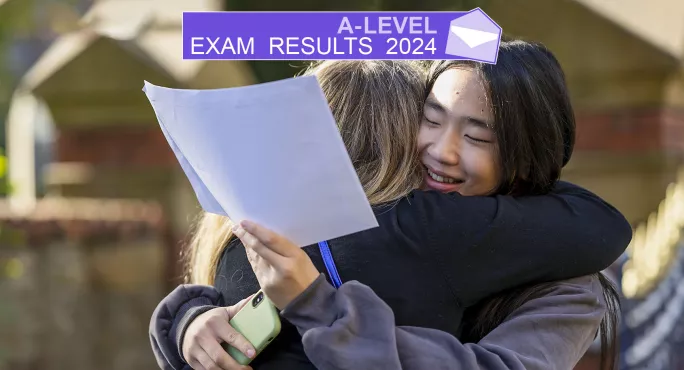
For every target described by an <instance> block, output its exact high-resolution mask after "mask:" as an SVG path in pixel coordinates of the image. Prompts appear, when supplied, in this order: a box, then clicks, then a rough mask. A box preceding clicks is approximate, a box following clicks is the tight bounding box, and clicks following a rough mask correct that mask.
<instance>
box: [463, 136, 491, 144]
mask: <svg viewBox="0 0 684 370" xmlns="http://www.w3.org/2000/svg"><path fill="white" fill-rule="evenodd" d="M465 137H467V138H468V139H470V140H472V141H475V142H478V143H491V141H490V140H483V139H478V138H475V137H472V136H470V135H465Z"/></svg>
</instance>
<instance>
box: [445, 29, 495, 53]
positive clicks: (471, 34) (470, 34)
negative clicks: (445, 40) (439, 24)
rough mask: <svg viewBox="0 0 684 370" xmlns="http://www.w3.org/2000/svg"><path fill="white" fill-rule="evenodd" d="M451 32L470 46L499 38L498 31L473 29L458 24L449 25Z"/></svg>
mask: <svg viewBox="0 0 684 370" xmlns="http://www.w3.org/2000/svg"><path fill="white" fill-rule="evenodd" d="M451 32H452V33H453V34H455V35H456V36H458V37H459V38H460V39H461V40H463V42H465V43H466V44H467V45H468V46H470V47H471V48H474V47H476V46H480V45H482V44H484V43H486V42H490V41H494V40H498V39H499V34H498V33H493V32H486V31H480V30H474V29H471V28H465V27H459V26H451Z"/></svg>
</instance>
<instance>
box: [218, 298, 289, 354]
mask: <svg viewBox="0 0 684 370" xmlns="http://www.w3.org/2000/svg"><path fill="white" fill-rule="evenodd" d="M259 294H262V297H263V298H262V299H261V301H260V302H258V303H257V304H256V305H255V302H256V300H257V299H258V297H259ZM230 325H231V326H232V327H233V328H235V330H237V331H238V332H239V333H240V334H242V335H243V336H244V337H245V338H246V339H247V340H248V341H249V342H250V343H252V345H253V346H254V349H255V350H256V354H257V355H258V354H259V353H261V351H262V350H263V349H264V348H266V346H268V344H269V343H270V342H271V341H272V340H273V339H274V338H275V337H276V336H277V335H278V334H279V333H280V315H279V314H278V309H277V308H276V307H275V306H274V305H273V303H271V301H270V300H269V299H268V297H266V295H265V294H263V292H262V291H259V292H257V294H255V295H254V298H252V300H251V301H250V302H248V303H247V304H246V305H245V306H244V307H243V308H242V309H241V310H240V311H239V312H238V313H237V314H236V315H235V316H234V317H233V318H232V319H231V320H230ZM223 348H224V349H225V350H226V351H227V352H228V354H230V356H231V357H233V358H234V359H235V361H237V362H238V363H239V364H240V365H249V363H250V362H251V361H252V360H253V359H251V358H248V357H247V356H245V355H243V354H242V352H240V351H239V350H238V349H236V348H235V347H233V346H231V345H229V344H227V343H223ZM255 357H256V356H255Z"/></svg>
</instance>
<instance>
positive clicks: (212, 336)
mask: <svg viewBox="0 0 684 370" xmlns="http://www.w3.org/2000/svg"><path fill="white" fill-rule="evenodd" d="M252 298H253V297H249V298H245V299H243V300H242V301H240V302H239V303H238V304H236V305H234V306H230V307H217V308H213V309H211V310H209V311H207V312H205V313H203V314H201V315H199V316H197V317H196V318H195V319H194V320H193V321H192V322H191V323H190V325H189V326H188V328H187V330H186V332H185V335H184V336H183V343H182V346H181V354H182V356H183V358H184V359H185V362H187V363H188V364H189V365H190V366H191V367H192V368H194V369H202V368H204V369H210V368H216V367H218V368H221V369H226V370H231V369H236V370H237V369H242V368H243V366H241V365H240V364H238V363H237V362H236V361H235V360H234V359H233V358H232V357H231V356H230V355H229V354H228V353H227V352H226V350H225V349H224V348H223V347H222V346H221V343H229V344H230V345H231V346H233V347H234V348H239V349H240V351H241V352H242V353H244V354H245V355H246V356H245V358H249V357H252V358H253V357H254V356H255V355H256V351H255V349H254V346H252V344H251V343H250V342H249V341H248V340H247V339H246V338H245V337H244V336H242V335H241V334H240V333H239V332H237V330H235V329H234V328H233V327H232V326H231V325H230V323H229V321H230V319H231V318H233V317H234V316H236V315H237V313H238V311H239V310H241V309H242V308H243V307H244V306H246V305H250V304H251V302H252Z"/></svg>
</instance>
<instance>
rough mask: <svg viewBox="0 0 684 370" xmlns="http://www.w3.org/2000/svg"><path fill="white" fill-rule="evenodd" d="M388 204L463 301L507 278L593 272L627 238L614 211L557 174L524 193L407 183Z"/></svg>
mask: <svg viewBox="0 0 684 370" xmlns="http://www.w3.org/2000/svg"><path fill="white" fill-rule="evenodd" d="M396 209H397V210H396V215H397V216H396V220H397V229H398V230H397V232H401V233H404V235H405V236H406V237H407V238H408V239H409V240H411V242H412V244H413V247H414V248H415V249H417V250H419V251H420V250H421V249H422V250H425V248H426V247H427V248H430V249H428V250H427V252H423V254H425V255H426V256H427V258H429V259H431V261H432V262H433V263H434V264H435V266H436V267H437V268H438V269H439V270H440V271H441V272H442V273H443V274H444V276H446V277H447V280H448V281H449V284H450V286H451V288H452V289H453V292H454V294H455V296H456V297H457V299H459V300H460V303H461V304H462V305H463V306H464V307H469V306H471V305H472V304H474V303H475V302H478V301H480V300H481V299H483V298H485V297H488V296H491V295H493V294H496V293H499V292H501V291H504V290H506V289H508V288H512V287H515V286H521V285H526V284H533V283H540V282H549V281H559V280H565V279H570V278H575V277H579V276H584V275H590V274H594V273H597V272H599V271H601V270H603V269H605V268H607V267H608V266H610V264H611V263H613V262H614V261H615V260H616V259H617V258H618V257H619V256H620V255H621V254H622V253H623V252H624V251H625V249H626V248H627V245H628V244H629V242H630V240H631V238H632V228H631V226H630V224H629V223H628V222H627V220H626V219H625V218H624V216H623V215H622V214H621V213H620V212H619V211H617V210H616V209H615V208H614V207H612V206H611V205H610V204H608V203H606V202H605V201H603V200H602V199H601V198H599V197H598V196H596V195H595V194H593V193H591V192H589V191H587V190H585V189H583V188H580V187H578V186H575V185H572V184H569V183H565V182H559V183H558V184H557V185H556V187H555V188H554V190H553V192H552V193H550V194H547V195H538V196H529V197H511V196H492V197H473V196H469V197H465V196H460V195H458V194H441V193H438V192H434V191H427V192H426V191H415V192H413V193H412V194H411V195H410V196H409V197H408V198H407V199H405V200H402V201H401V202H400V203H399V204H398V205H397V207H396Z"/></svg>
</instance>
